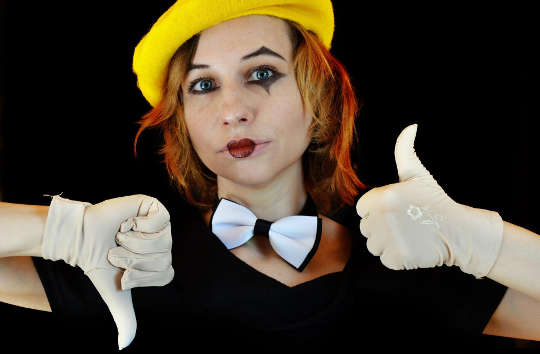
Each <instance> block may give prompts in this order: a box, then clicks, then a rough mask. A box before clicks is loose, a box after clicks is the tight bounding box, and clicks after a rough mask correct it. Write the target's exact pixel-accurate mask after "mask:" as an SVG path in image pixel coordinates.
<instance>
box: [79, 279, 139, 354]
mask: <svg viewBox="0 0 540 354" xmlns="http://www.w3.org/2000/svg"><path fill="white" fill-rule="evenodd" d="M86 275H87V276H88V277H89V278H90V280H91V281H92V284H94V286H95V287H96V289H97V291H98V292H99V294H100V295H101V297H102V298H103V301H105V304H106V305H107V307H108V308H109V311H110V312H111V314H112V316H113V319H114V322H115V323H116V328H117V329H118V349H120V350H122V349H124V348H125V347H127V346H128V345H129V344H131V342H132V341H133V338H135V332H137V319H136V318H135V310H134V308H133V301H132V300H131V290H121V287H120V279H121V277H122V272H121V271H118V270H116V269H94V270H91V271H90V272H88V273H86Z"/></svg>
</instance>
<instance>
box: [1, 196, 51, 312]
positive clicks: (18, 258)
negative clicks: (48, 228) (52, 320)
mask: <svg viewBox="0 0 540 354" xmlns="http://www.w3.org/2000/svg"><path fill="white" fill-rule="evenodd" d="M48 210H49V207H48V206H41V205H25V204H10V203H3V202H0V301H2V302H5V303H8V304H12V305H16V306H21V307H26V308H30V309H35V310H42V311H49V312H51V307H50V305H49V301H48V299H47V296H46V294H45V290H44V289H43V285H42V283H41V280H40V279H39V276H38V274H37V271H36V269H35V267H34V264H33V263H32V259H31V258H30V256H36V257H41V238H42V235H43V228H44V226H45V221H46V219H47V214H48Z"/></svg>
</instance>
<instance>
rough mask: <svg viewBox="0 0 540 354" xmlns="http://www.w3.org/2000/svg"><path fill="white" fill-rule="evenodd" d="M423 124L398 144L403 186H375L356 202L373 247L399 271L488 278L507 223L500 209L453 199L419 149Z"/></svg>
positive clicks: (408, 131) (405, 131)
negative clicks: (449, 270)
mask: <svg viewBox="0 0 540 354" xmlns="http://www.w3.org/2000/svg"><path fill="white" fill-rule="evenodd" d="M417 127H418V125H417V124H413V125H409V126H408V127H406V128H405V129H403V131H402V132H401V134H400V135H399V137H398V138H397V141H396V145H395V150H394V154H395V160H396V165H397V169H398V175H399V181H400V182H399V183H394V184H389V185H386V186H382V187H378V188H373V189H371V190H370V191H368V192H367V193H366V194H364V195H363V196H362V197H361V198H360V200H358V202H357V204H356V211H357V213H358V215H359V216H360V217H361V218H362V220H361V221H360V232H361V233H362V234H363V235H364V236H365V237H366V238H367V239H368V240H367V248H368V250H369V251H370V252H371V253H372V254H373V255H375V256H380V259H381V262H382V263H383V264H384V265H385V266H386V267H388V268H390V269H394V270H400V269H416V268H431V267H435V266H441V265H442V264H446V265H447V266H453V265H457V266H459V267H460V268H461V270H462V271H463V272H465V273H468V274H472V275H474V276H475V277H476V278H478V279H479V278H482V277H484V276H486V275H487V274H488V273H489V271H490V270H491V268H492V267H493V265H494V264H495V261H496V260H497V257H498V255H499V250H500V248H501V244H502V237H503V221H502V218H501V216H500V215H499V214H498V213H497V212H494V211H490V210H484V209H477V208H472V207H469V206H466V205H463V204H459V203H456V202H455V201H453V200H452V199H451V198H450V197H449V196H448V195H447V194H446V193H445V192H444V191H443V189H442V188H441V187H440V186H439V184H438V183H437V181H435V179H434V178H433V176H432V175H431V174H430V173H429V172H428V170H427V169H426V168H425V167H424V166H423V165H422V163H421V162H420V159H418V157H417V156H416V152H415V151H414V139H415V137H416V130H417Z"/></svg>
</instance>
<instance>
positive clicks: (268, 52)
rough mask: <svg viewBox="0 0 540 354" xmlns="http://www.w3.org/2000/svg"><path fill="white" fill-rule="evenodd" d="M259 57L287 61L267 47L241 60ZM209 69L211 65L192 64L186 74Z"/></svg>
mask: <svg viewBox="0 0 540 354" xmlns="http://www.w3.org/2000/svg"><path fill="white" fill-rule="evenodd" d="M259 55H272V56H274V57H277V58H280V59H282V60H285V58H283V57H282V56H281V55H279V54H278V53H276V52H274V51H273V50H271V49H268V48H266V47H265V46H262V47H260V48H259V49H257V50H256V51H254V52H252V53H249V54H246V55H244V56H243V57H242V58H241V60H242V61H244V60H247V59H250V58H253V57H256V56H259ZM285 61H286V60H285ZM209 67H210V65H206V64H190V65H189V67H188V69H187V71H186V73H187V72H189V71H191V70H194V69H208V68H209Z"/></svg>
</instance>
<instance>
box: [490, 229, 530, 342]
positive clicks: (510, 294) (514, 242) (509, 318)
mask: <svg viewBox="0 0 540 354" xmlns="http://www.w3.org/2000/svg"><path fill="white" fill-rule="evenodd" d="M487 277H488V278H490V279H492V280H494V281H496V282H498V283H501V284H503V285H506V286H507V287H508V290H507V292H506V294H505V295H504V297H503V299H502V301H501V303H500V304H499V306H498V307H497V310H496V311H495V313H494V314H493V316H492V317H491V319H490V321H489V323H488V324H487V326H486V328H485V329H484V332H483V333H484V334H490V335H495V336H503V337H511V338H521V339H529V340H537V341H540V236H539V235H538V234H535V233H533V232H531V231H529V230H527V229H524V228H522V227H519V226H517V225H513V224H511V223H509V222H506V221H505V222H504V224H503V241H502V245H501V249H500V253H499V256H498V258H497V260H496V262H495V264H494V265H493V268H492V269H491V271H490V272H489V274H488V275H487Z"/></svg>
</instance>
